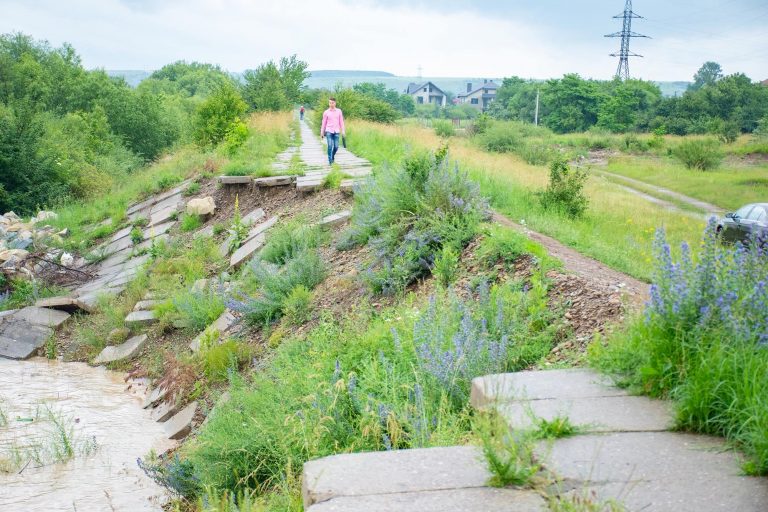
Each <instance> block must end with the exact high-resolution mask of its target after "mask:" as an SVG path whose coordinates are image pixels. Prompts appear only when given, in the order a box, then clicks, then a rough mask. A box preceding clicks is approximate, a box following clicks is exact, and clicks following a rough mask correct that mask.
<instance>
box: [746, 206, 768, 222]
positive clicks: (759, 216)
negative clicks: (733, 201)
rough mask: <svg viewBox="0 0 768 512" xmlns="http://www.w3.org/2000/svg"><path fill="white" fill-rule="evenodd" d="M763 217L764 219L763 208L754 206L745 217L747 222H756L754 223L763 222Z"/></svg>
mask: <svg viewBox="0 0 768 512" xmlns="http://www.w3.org/2000/svg"><path fill="white" fill-rule="evenodd" d="M765 217H766V213H765V208H763V207H762V206H755V207H754V209H753V210H752V211H751V212H749V215H747V218H748V219H749V220H756V221H761V220H765Z"/></svg>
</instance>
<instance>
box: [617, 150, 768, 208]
mask: <svg viewBox="0 0 768 512" xmlns="http://www.w3.org/2000/svg"><path fill="white" fill-rule="evenodd" d="M607 170H608V171H609V172H612V173H615V174H621V175H622V176H627V177H630V178H634V179H636V180H640V181H645V182H647V183H650V184H652V185H657V186H660V187H664V188H668V189H670V190H674V191H675V192H680V193H682V194H685V195H687V196H690V197H694V198H696V199H701V200H702V201H706V202H708V203H712V204H714V205H717V206H720V207H722V208H724V209H727V210H729V211H733V210H737V209H738V208H739V207H741V206H743V205H745V204H747V203H754V202H761V201H766V200H768V199H766V198H768V162H765V163H763V164H759V165H745V164H743V163H739V162H736V161H734V160H726V161H725V162H724V163H723V165H721V166H720V168H718V169H714V170H710V171H706V172H702V171H696V170H691V169H686V168H685V166H683V165H682V164H680V163H678V162H676V161H675V160H672V159H670V158H652V157H626V156H619V157H615V158H612V159H611V160H610V162H609V164H608V167H607ZM655 194H656V193H654V195H655Z"/></svg>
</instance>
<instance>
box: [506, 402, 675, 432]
mask: <svg viewBox="0 0 768 512" xmlns="http://www.w3.org/2000/svg"><path fill="white" fill-rule="evenodd" d="M497 409H498V410H499V412H501V414H502V415H503V416H504V417H505V418H506V419H507V421H508V422H509V424H510V425H511V426H512V427H513V428H516V429H518V428H519V429H530V428H536V423H535V419H536V418H542V419H546V420H549V421H551V420H553V419H554V418H555V417H557V416H561V417H562V416H564V417H567V418H568V419H569V420H570V422H571V424H572V425H576V426H579V427H581V428H582V429H583V430H584V431H586V432H663V431H665V430H669V429H670V428H672V427H673V426H674V422H675V418H674V413H673V405H672V403H671V402H668V401H664V400H652V399H650V398H648V397H644V396H608V397H593V398H566V399H545V400H524V401H520V402H514V403H510V404H503V405H499V406H498V407H497Z"/></svg>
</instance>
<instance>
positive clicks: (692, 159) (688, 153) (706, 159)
mask: <svg viewBox="0 0 768 512" xmlns="http://www.w3.org/2000/svg"><path fill="white" fill-rule="evenodd" d="M672 154H673V155H675V156H676V157H677V158H678V159H679V160H680V161H681V162H682V163H683V164H684V165H685V166H686V167H687V168H688V169H698V170H700V171H708V170H710V169H715V168H717V167H718V166H719V165H720V162H721V161H722V159H723V154H722V152H721V151H720V144H718V142H717V141H716V140H713V139H693V140H685V141H683V142H681V143H680V144H679V145H678V146H677V147H676V148H675V149H674V150H673V151H672Z"/></svg>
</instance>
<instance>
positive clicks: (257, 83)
mask: <svg viewBox="0 0 768 512" xmlns="http://www.w3.org/2000/svg"><path fill="white" fill-rule="evenodd" d="M306 68H307V63H306V62H303V61H301V60H298V59H297V58H296V55H292V56H291V57H283V58H282V59H280V64H279V65H277V64H275V63H274V62H273V61H269V62H267V63H265V64H262V65H260V66H259V67H258V68H256V69H255V70H247V71H246V72H245V73H243V79H244V81H245V84H244V85H243V87H242V92H243V98H244V99H245V101H246V102H248V105H249V106H250V107H251V108H252V109H254V110H270V111H279V110H287V109H289V108H291V106H292V105H294V104H295V103H297V102H298V101H300V100H301V99H302V97H301V93H302V87H303V83H304V80H306V79H307V77H309V73H308V72H307V71H306Z"/></svg>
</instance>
